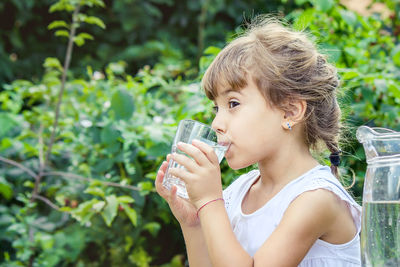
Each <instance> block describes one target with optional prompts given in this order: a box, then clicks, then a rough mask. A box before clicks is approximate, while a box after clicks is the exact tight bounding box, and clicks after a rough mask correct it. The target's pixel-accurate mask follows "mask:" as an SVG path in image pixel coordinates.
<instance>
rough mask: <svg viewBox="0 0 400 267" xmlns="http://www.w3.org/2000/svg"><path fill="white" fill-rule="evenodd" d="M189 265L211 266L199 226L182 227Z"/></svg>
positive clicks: (192, 266)
mask: <svg viewBox="0 0 400 267" xmlns="http://www.w3.org/2000/svg"><path fill="white" fill-rule="evenodd" d="M181 228H182V233H183V237H184V239H185V244H186V253H187V257H188V260H189V266H190V267H207V266H212V265H211V261H210V258H209V256H208V251H207V245H206V242H205V240H204V236H203V231H202V229H201V227H184V226H183V227H182V226H181Z"/></svg>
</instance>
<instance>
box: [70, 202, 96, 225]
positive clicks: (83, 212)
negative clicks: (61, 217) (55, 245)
mask: <svg viewBox="0 0 400 267" xmlns="http://www.w3.org/2000/svg"><path fill="white" fill-rule="evenodd" d="M99 202H100V201H99V200H97V199H91V200H89V201H85V202H82V203H81V204H79V206H78V207H77V208H76V209H75V210H72V211H71V212H70V213H71V215H72V217H73V218H75V219H76V220H78V221H79V222H80V223H81V224H85V223H86V222H88V221H89V220H90V219H91V218H92V217H93V215H94V214H95V212H94V211H93V210H92V207H93V205H95V204H96V203H99Z"/></svg>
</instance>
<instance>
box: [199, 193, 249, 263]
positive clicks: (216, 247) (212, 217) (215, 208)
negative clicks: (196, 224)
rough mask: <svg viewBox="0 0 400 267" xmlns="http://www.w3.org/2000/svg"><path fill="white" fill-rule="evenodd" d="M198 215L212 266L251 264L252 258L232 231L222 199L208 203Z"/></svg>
mask: <svg viewBox="0 0 400 267" xmlns="http://www.w3.org/2000/svg"><path fill="white" fill-rule="evenodd" d="M199 217H200V221H201V225H202V229H203V234H204V238H205V241H206V243H207V248H208V254H209V256H210V260H211V262H212V265H213V266H231V267H235V266H238V267H246V266H253V259H252V258H251V257H250V255H249V254H248V253H247V252H246V251H245V250H244V249H243V247H242V246H241V245H240V243H239V241H237V239H236V237H235V235H234V233H233V231H232V228H231V225H230V222H229V219H228V215H227V213H226V210H225V207H224V203H223V202H222V201H217V202H213V203H210V204H208V205H207V206H206V207H204V208H203V209H202V210H201V212H200V213H199Z"/></svg>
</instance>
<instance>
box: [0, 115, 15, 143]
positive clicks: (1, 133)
mask: <svg viewBox="0 0 400 267" xmlns="http://www.w3.org/2000/svg"><path fill="white" fill-rule="evenodd" d="M13 117H14V116H13V115H12V114H10V113H5V112H0V125H1V127H0V137H1V138H2V137H6V135H7V134H8V133H9V132H10V131H11V130H12V129H13V128H14V127H15V126H17V122H16V121H15V119H14V118H13Z"/></svg>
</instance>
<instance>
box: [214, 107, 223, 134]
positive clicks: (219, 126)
mask: <svg viewBox="0 0 400 267" xmlns="http://www.w3.org/2000/svg"><path fill="white" fill-rule="evenodd" d="M211 127H212V128H213V129H214V130H215V131H216V132H221V133H223V134H225V133H226V122H225V120H224V118H223V116H222V112H219V113H217V114H216V115H215V118H214V120H213V121H212V123H211Z"/></svg>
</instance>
